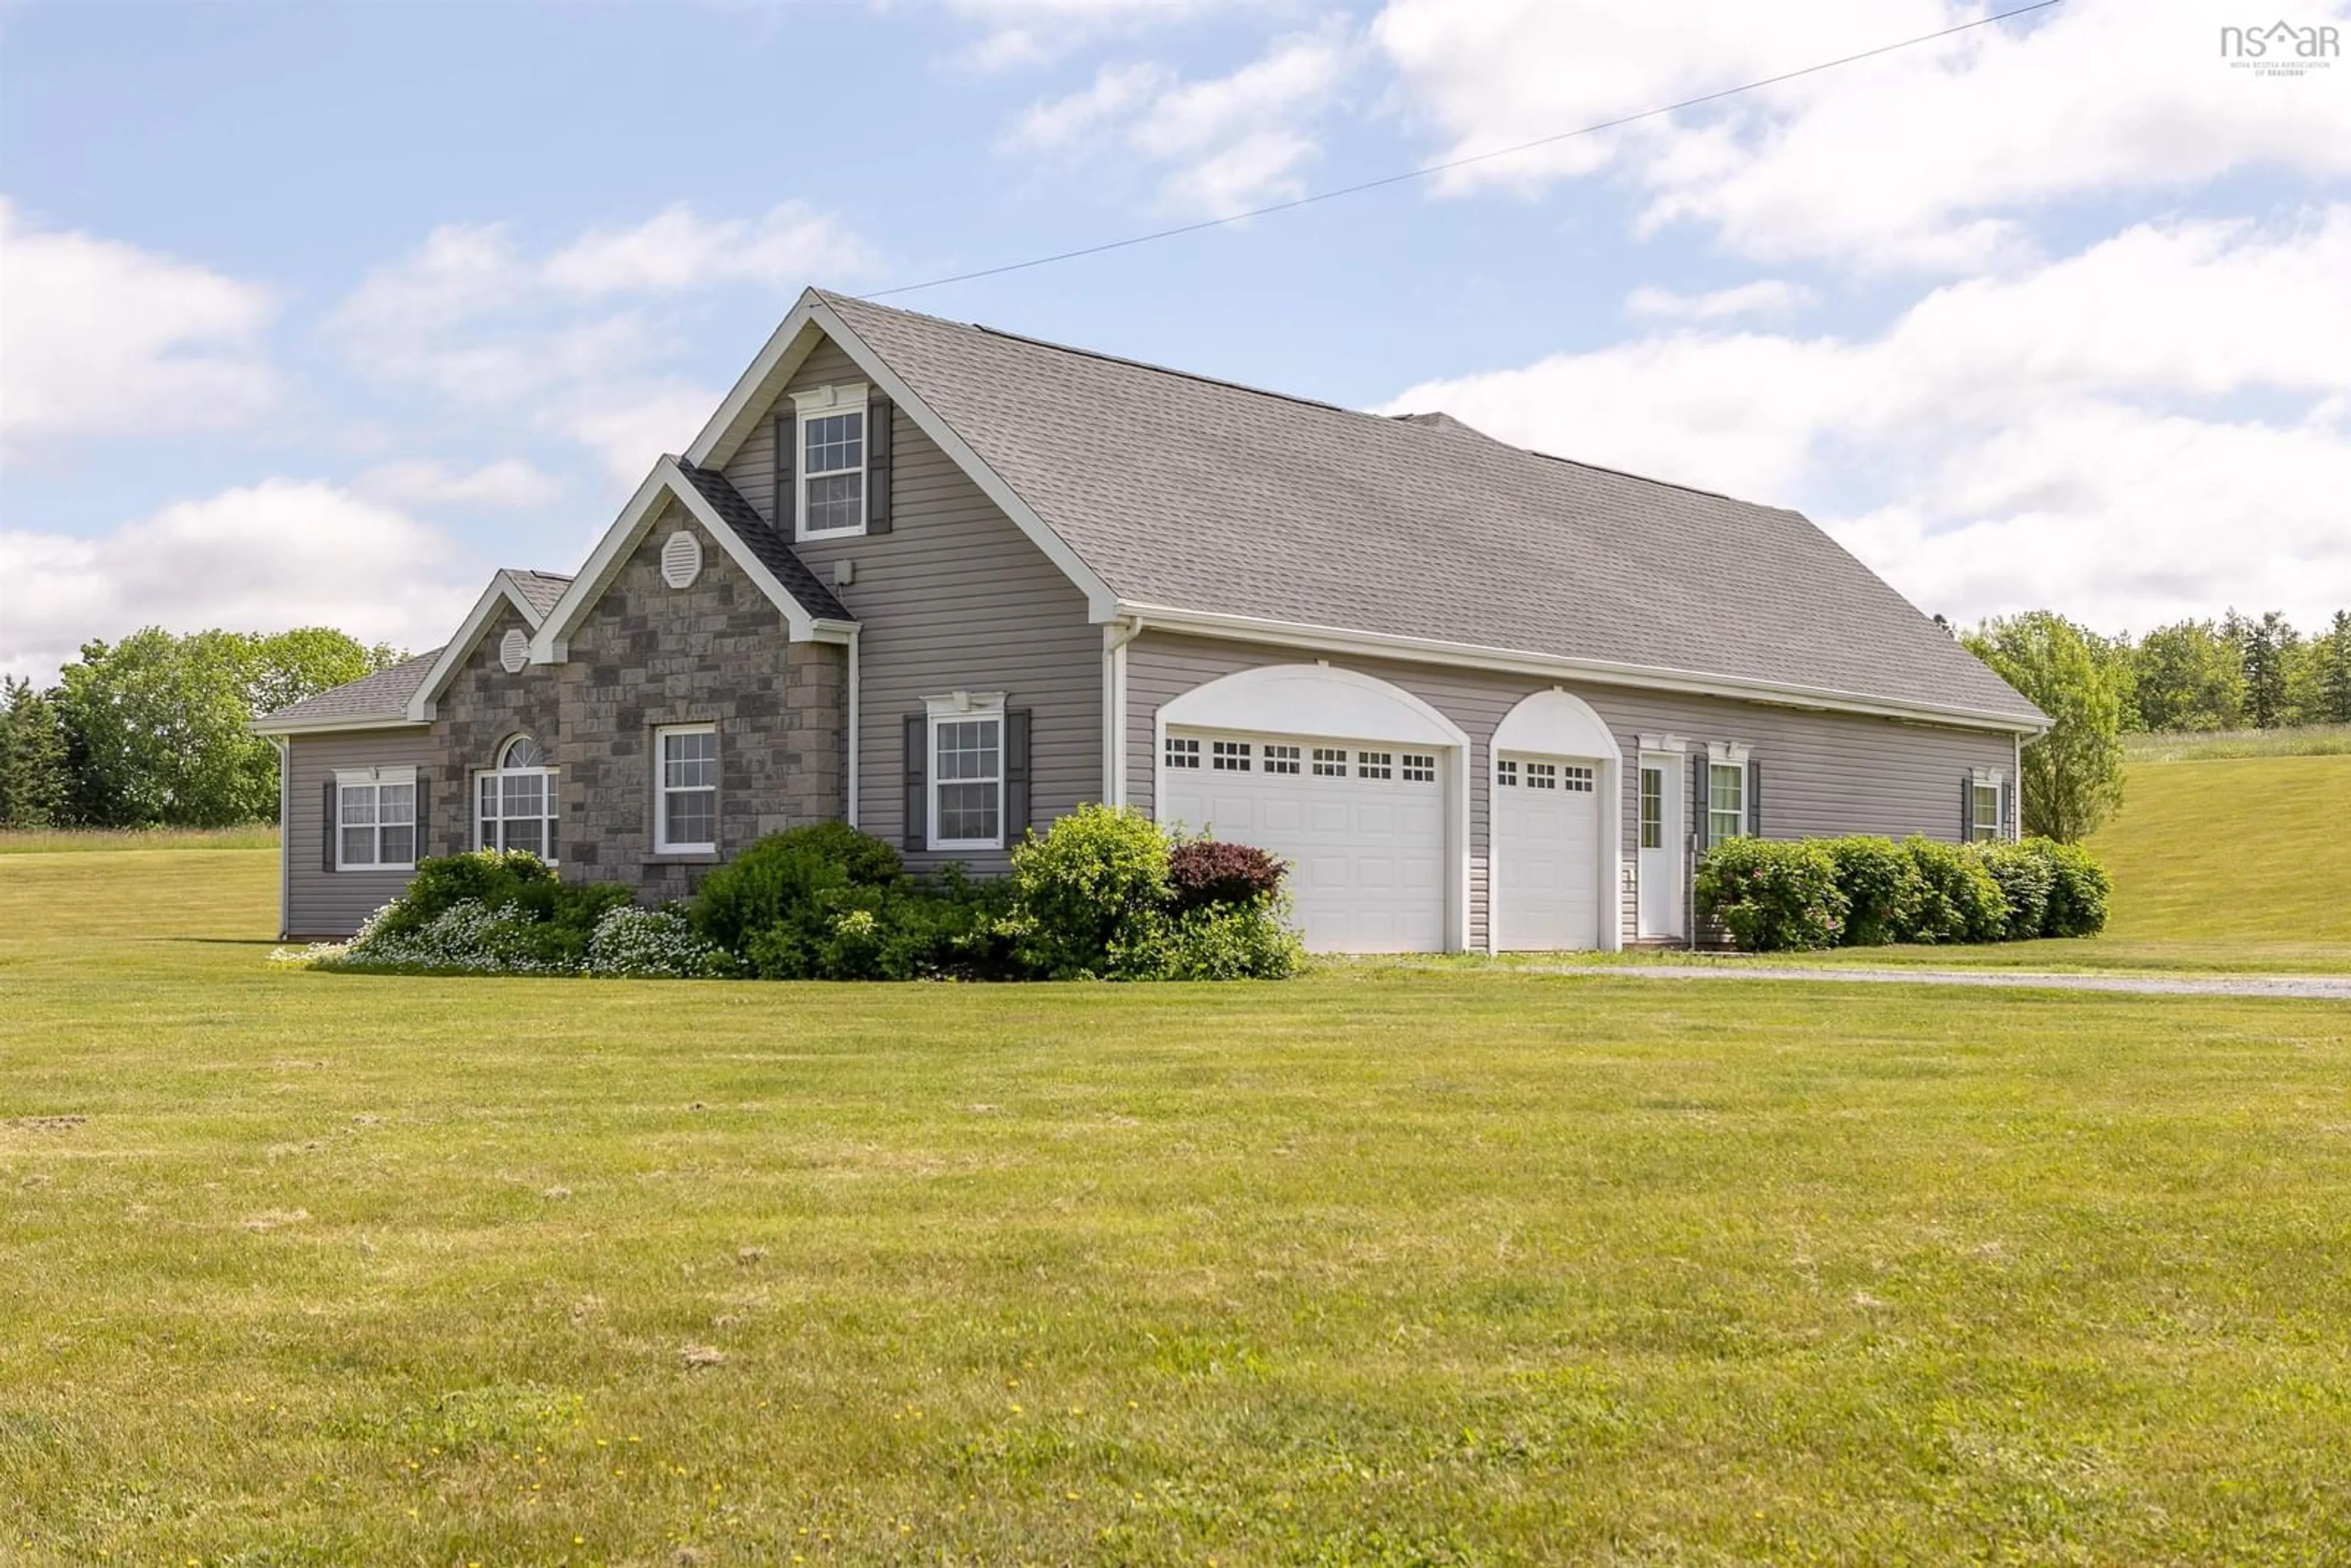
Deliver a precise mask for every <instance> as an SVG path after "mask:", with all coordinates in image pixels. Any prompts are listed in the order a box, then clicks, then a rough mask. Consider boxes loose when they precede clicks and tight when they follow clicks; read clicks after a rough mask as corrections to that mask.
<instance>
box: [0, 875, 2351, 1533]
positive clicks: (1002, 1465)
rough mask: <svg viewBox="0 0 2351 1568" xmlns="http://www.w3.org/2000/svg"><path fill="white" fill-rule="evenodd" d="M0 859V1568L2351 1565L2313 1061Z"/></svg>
mask: <svg viewBox="0 0 2351 1568" xmlns="http://www.w3.org/2000/svg"><path fill="white" fill-rule="evenodd" d="M273 891H274V859H273V857H272V856H271V855H269V854H268V853H266V852H254V851H245V852H235V851H212V850H183V851H175V852H168V853H166V852H148V853H139V852H125V853H119V854H105V855H76V854H64V853H60V854H24V855H17V856H12V857H9V858H7V859H6V861H5V862H0V999H5V1006H0V1191H5V1193H6V1195H7V1203H6V1205H5V1207H0V1525H5V1527H6V1528H7V1529H8V1530H9V1531H10V1533H9V1535H8V1536H7V1537H6V1538H5V1540H0V1561H6V1562H9V1563H18V1562H21V1563H41V1564H47V1563H72V1564H77V1565H80V1564H89V1563H98V1562H106V1563H142V1564H150V1563H152V1564H170V1565H172V1568H182V1565H183V1564H185V1563H190V1562H195V1563H204V1564H207V1565H210V1564H214V1563H237V1564H247V1565H258V1564H308V1563H371V1564H374V1563H388V1564H418V1565H433V1568H444V1565H450V1564H464V1563H481V1564H484V1565H485V1568H487V1565H490V1564H510V1563H531V1564H556V1563H577V1564H584V1563H627V1564H644V1565H652V1564H663V1565H674V1564H684V1563H703V1564H720V1563H790V1562H792V1561H794V1560H796V1559H799V1558H805V1559H806V1560H807V1561H808V1562H810V1563H847V1562H858V1563H865V1562H887V1563H1013V1562H1023V1561H1026V1562H1040V1563H1079V1562H1146V1563H1205V1562H1209V1561H1214V1562H1217V1563H1227V1564H1234V1563H1291V1562H1301V1563H1500V1562H1560V1561H1584V1562H1593V1563H1645V1564H1666V1563H1672V1564H1699V1563H1767V1562H1768V1563H1951V1562H1981V1563H2116V1564H2122V1563H2129V1564H2140V1563H2181V1564H2186V1563H2198V1564H2202V1563H2224V1562H2263V1563H2308V1564H2318V1563H2340V1562H2343V1561H2346V1559H2351V1335H2347V1334H2346V1324H2351V1272H2346V1270H2345V1268H2344V1267H2343V1260H2344V1258H2345V1257H2346V1249H2351V1008H2345V1007H2341V1006H2335V1005H2328V1004H2319V1003H2295V1002H2282V1001H2263V1002H2245V1001H2224V1000H2217V999H2215V1000H2204V999H2192V1000H2189V999H2162V1000H2156V999H2148V998H2129V997H2107V996H2069V995H2061V994H2055V993H2046V992H2017V993H2001V994H1956V993H1953V992H1950V991H1949V990H1937V989H1933V988H1917V989H1912V988H1875V987H1872V988H1835V987H1815V986H1805V985H1772V986H1764V985H1758V986H1743V985H1736V984H1729V985H1720V986H1707V987H1693V988H1658V987H1656V986H1654V985H1648V984H1644V983H1641V982H1638V981H1635V980H1630V979H1621V978H1615V977H1609V976H1607V975H1605V974H1604V973H1603V974H1595V975H1589V976H1574V977H1543V976H1531V975H1517V974H1510V973H1506V972H1500V971H1489V972H1485V973H1477V974H1406V973H1400V972H1378V971H1371V970H1350V971H1343V972H1338V973H1334V974H1330V975H1325V976H1322V977H1317V978H1313V979H1310V980H1305V981H1301V982H1295V983H1291V984H1289V985H1283V986H1265V987H1258V986H1229V987H1222V988H1189V987H1164V988H1102V987H1031V988H1009V987H1006V988H965V987H949V986H918V987H903V988H888V987H872V988H845V987H814V986H808V987H786V986H758V985H740V984H737V985H726V984H706V985H660V984H623V983H596V982H565V981H494V980H455V979H421V978H384V977H351V976H333V975H325V974H318V973H310V972H304V971H300V970H287V969H282V968H272V967H270V966H269V965H268V964H267V962H266V954H267V952H268V949H269V943H268V942H267V940H266V936H267V932H268V929H269V926H270V923H271V915H272V903H271V899H272V894H273Z"/></svg>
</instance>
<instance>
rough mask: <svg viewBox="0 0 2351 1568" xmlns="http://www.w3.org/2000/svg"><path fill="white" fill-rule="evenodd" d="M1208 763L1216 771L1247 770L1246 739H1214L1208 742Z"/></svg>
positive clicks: (1247, 743)
mask: <svg viewBox="0 0 2351 1568" xmlns="http://www.w3.org/2000/svg"><path fill="white" fill-rule="evenodd" d="M1208 765H1209V767H1210V768H1213V769H1214V770H1215V771H1217V772H1218V773H1246V772H1248V771H1249V742H1248V741H1246V740H1214V741H1210V742H1209V743H1208Z"/></svg>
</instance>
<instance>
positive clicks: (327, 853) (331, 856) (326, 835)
mask: <svg viewBox="0 0 2351 1568" xmlns="http://www.w3.org/2000/svg"><path fill="white" fill-rule="evenodd" d="M325 821H326V831H324V832H322V833H320V834H319V838H320V839H322V840H324V841H325V843H326V848H325V850H324V852H323V853H322V854H321V856H320V858H319V869H320V870H322V871H332V870H334V869H335V844H336V842H337V840H338V838H339V836H340V834H341V832H342V831H343V825H342V824H341V823H340V822H339V821H336V820H335V781H334V780H333V779H328V780H327V810H326V819H325Z"/></svg>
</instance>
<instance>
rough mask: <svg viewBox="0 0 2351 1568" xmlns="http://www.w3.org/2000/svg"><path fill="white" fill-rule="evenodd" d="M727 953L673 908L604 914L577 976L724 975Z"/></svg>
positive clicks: (629, 909) (656, 977)
mask: <svg viewBox="0 0 2351 1568" xmlns="http://www.w3.org/2000/svg"><path fill="white" fill-rule="evenodd" d="M730 967H731V966H730V965H729V964H728V962H727V958H726V954H724V953H722V952H720V951H719V950H718V949H717V948H716V947H714V946H711V945H710V944H709V943H707V942H705V941H704V940H703V939H702V938H701V937H699V936H695V934H694V927H693V926H692V925H690V924H689V923H688V922H687V920H686V918H685V916H684V915H683V914H681V913H679V912H678V911H677V910H674V909H640V908H638V907H637V906H636V905H634V904H627V905H624V906H622V907H621V908H619V909H611V910H607V911H606V912H605V914H604V917H603V918H602V919H601V920H599V921H598V922H597V923H596V929H595V932H594V933H593V934H592V935H591V936H590V937H589V938H588V960H587V962H586V964H585V965H583V966H582V968H581V972H582V973H584V974H590V975H595V976H599V977H604V978H608V979H632V980H669V979H675V980H692V979H703V978H706V977H713V976H717V975H723V974H725V973H726V972H727V970H728V969H729V968H730Z"/></svg>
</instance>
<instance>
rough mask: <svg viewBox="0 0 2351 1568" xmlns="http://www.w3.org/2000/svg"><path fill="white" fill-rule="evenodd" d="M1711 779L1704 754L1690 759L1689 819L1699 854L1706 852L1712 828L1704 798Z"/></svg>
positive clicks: (1712, 820)
mask: <svg viewBox="0 0 2351 1568" xmlns="http://www.w3.org/2000/svg"><path fill="white" fill-rule="evenodd" d="M1713 777H1714V775H1713V774H1711V773H1709V772H1708V771H1707V758H1706V753H1704V752H1699V753H1698V755H1696V756H1694V757H1692V758H1690V819H1691V823H1692V826H1693V829H1694V831H1696V833H1697V835H1698V852H1699V853H1700V854H1704V853H1705V852H1706V835H1707V832H1708V830H1709V829H1711V828H1712V827H1713V826H1714V819H1713V817H1712V815H1711V814H1710V813H1709V812H1708V810H1707V804H1708V802H1707V798H1706V787H1707V785H1708V783H1709V782H1710V781H1711V780H1712V779H1713Z"/></svg>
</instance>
